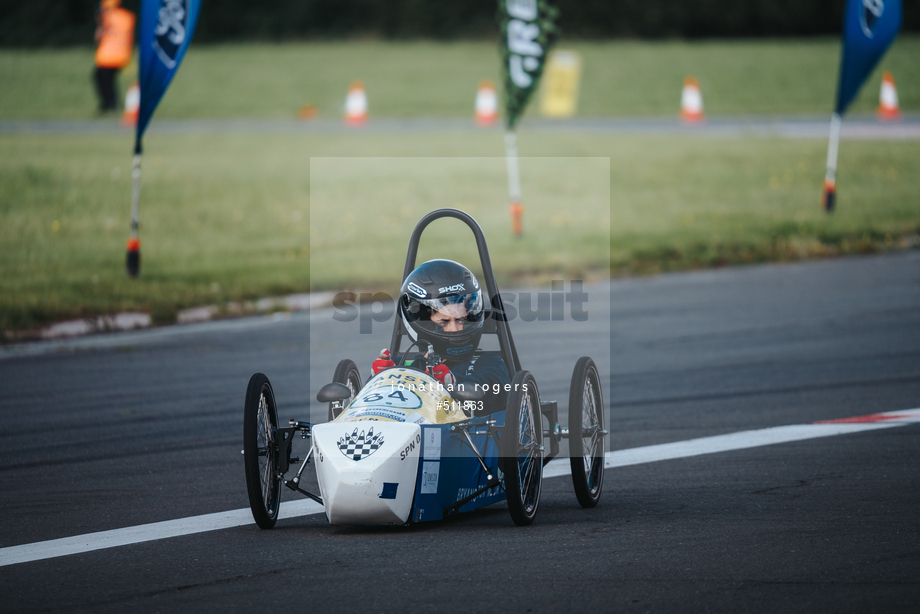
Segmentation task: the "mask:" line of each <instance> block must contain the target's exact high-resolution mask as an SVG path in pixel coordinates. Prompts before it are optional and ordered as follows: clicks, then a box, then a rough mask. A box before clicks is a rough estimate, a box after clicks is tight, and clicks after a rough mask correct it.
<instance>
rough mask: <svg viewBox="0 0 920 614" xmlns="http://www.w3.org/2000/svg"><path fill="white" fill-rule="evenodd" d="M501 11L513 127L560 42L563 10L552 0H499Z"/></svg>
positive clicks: (507, 112)
mask: <svg viewBox="0 0 920 614" xmlns="http://www.w3.org/2000/svg"><path fill="white" fill-rule="evenodd" d="M498 13H499V24H500V26H501V27H500V32H501V37H502V39H501V40H502V42H501V46H502V59H503V62H504V67H505V115H506V117H507V122H508V129H509V130H511V129H513V128H514V125H515V124H516V123H517V120H518V118H520V116H521V114H522V113H523V112H524V107H526V106H527V101H528V100H530V96H531V94H533V92H534V90H536V89H537V83H539V81H540V75H542V74H543V65H544V64H545V63H546V54H547V53H549V49H550V47H552V45H553V43H555V42H556V35H557V28H556V21H557V20H558V18H559V9H558V8H557V7H555V6H554V5H552V4H551V3H550V2H549V1H548V0H498Z"/></svg>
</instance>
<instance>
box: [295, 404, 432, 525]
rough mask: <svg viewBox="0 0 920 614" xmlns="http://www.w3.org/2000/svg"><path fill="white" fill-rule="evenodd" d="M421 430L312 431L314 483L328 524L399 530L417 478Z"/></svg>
mask: <svg viewBox="0 0 920 614" xmlns="http://www.w3.org/2000/svg"><path fill="white" fill-rule="evenodd" d="M421 441H422V436H421V428H420V427H419V425H418V424H409V423H402V422H381V421H358V422H330V423H327V424H318V425H316V426H314V427H313V447H314V459H315V462H316V478H317V481H318V482H319V488H320V492H321V493H322V497H323V503H324V505H325V507H326V516H327V517H328V518H329V522H330V523H331V524H353V525H382V524H403V523H405V522H406V520H408V518H409V511H410V508H411V507H412V497H413V495H414V494H415V482H416V477H417V476H418V459H419V449H420V448H421Z"/></svg>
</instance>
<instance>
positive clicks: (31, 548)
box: [0, 409, 920, 567]
mask: <svg viewBox="0 0 920 614" xmlns="http://www.w3.org/2000/svg"><path fill="white" fill-rule="evenodd" d="M918 422H920V409H909V410H904V411H892V412H886V413H883V414H872V415H870V416H859V417H857V418H847V419H844V420H837V421H830V422H824V423H814V424H793V425H789V426H777V427H773V428H766V429H759V430H756V431H742V432H740V433H729V434H727V435H716V436H714V437H702V438H700V439H690V440H687V441H676V442H674V443H666V444H660V445H654V446H644V447H641V448H631V449H628V450H616V451H614V452H607V454H606V455H605V462H604V467H606V468H612V467H626V466H628V465H639V464H643V463H654V462H657V461H663V460H673V459H677V458H687V457H691V456H700V455H703V454H715V453H717V452H728V451H730V450H744V449H747V448H756V447H760V446H769V445H773V444H779V443H787V442H790V441H802V440H805V439H815V438H818V437H831V436H834V435H848V434H851V433H858V432H861V431H871V430H876V429H884V428H893V427H898V426H905V425H907V424H915V423H918ZM570 473H571V469H570V465H569V462H568V459H564V458H561V459H557V460H554V461H552V462H550V463H548V464H547V465H546V467H545V468H544V469H543V477H545V478H553V477H559V476H564V475H569V474H570ZM321 513H323V506H322V505H320V504H318V503H316V502H314V501H312V500H310V499H300V500H297V501H291V502H287V503H285V504H284V505H282V506H281V513H280V514H279V517H280V518H296V517H299V516H309V515H312V514H321ZM252 523H253V520H252V513H251V512H250V511H249V509H248V508H246V509H239V510H233V511H229V512H219V513H216V514H205V515H203V516H192V517H190V518H179V519H178V520H167V521H164V522H155V523H152V524H144V525H138V526H135V527H126V528H124V529H113V530H111V531H101V532H99V533H88V534H86V535H78V536H76V537H65V538H63V539H53V540H50V541H44V542H37V543H34V544H23V545H21V546H11V547H9V548H2V549H0V567H3V566H6V565H15V564H17V563H27V562H30V561H40V560H43V559H50V558H55V557H60V556H67V555H69V554H80V553H83V552H92V551H93V550H102V549H104V548H114V547H117V546H127V545H130V544H139V543H143V542H149V541H155V540H160V539H167V538H170V537H180V536H183V535H192V534H195V533H204V532H207V531H217V530H220V529H229V528H232V527H239V526H243V525H249V524H252Z"/></svg>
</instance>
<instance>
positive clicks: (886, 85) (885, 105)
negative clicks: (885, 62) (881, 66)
mask: <svg viewBox="0 0 920 614" xmlns="http://www.w3.org/2000/svg"><path fill="white" fill-rule="evenodd" d="M876 115H877V116H878V118H879V119H880V120H882V121H896V120H899V119H901V110H900V109H899V108H898V90H897V88H896V87H895V86H894V77H893V76H892V74H891V73H890V72H888V71H887V70H886V71H885V72H884V73H882V89H881V90H880V91H879V93H878V110H877V111H876Z"/></svg>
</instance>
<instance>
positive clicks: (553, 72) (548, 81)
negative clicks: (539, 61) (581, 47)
mask: <svg viewBox="0 0 920 614" xmlns="http://www.w3.org/2000/svg"><path fill="white" fill-rule="evenodd" d="M580 84H581V55H580V54H579V53H578V52H576V51H563V50H561V49H557V50H556V51H553V52H552V53H550V54H549V59H548V60H547V61H546V68H545V69H544V72H543V83H542V86H541V91H540V113H541V114H542V115H543V116H544V117H572V116H573V115H575V111H576V110H577V109H578V88H579V85H580Z"/></svg>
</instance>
